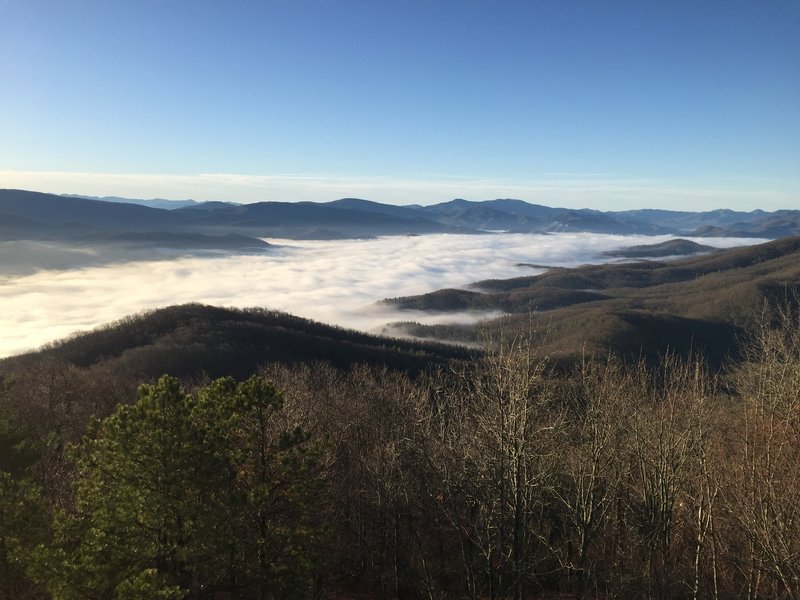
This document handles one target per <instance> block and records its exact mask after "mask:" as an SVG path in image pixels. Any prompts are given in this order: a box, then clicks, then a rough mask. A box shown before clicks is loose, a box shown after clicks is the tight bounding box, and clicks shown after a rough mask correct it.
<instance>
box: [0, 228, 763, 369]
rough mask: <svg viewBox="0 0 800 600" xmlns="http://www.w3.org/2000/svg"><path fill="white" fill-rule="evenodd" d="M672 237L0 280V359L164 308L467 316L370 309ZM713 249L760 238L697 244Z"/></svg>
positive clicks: (288, 248)
mask: <svg viewBox="0 0 800 600" xmlns="http://www.w3.org/2000/svg"><path fill="white" fill-rule="evenodd" d="M672 237H673V236H620V235H600V234H588V233H570V234H566V233H564V234H549V235H532V234H497V235H426V236H409V237H405V236H395V237H383V238H378V239H372V240H337V241H302V242H300V241H292V240H267V241H269V242H270V243H272V244H274V246H273V247H272V248H270V249H267V250H265V251H264V252H263V253H261V254H255V255H235V256H231V255H219V256H214V257H210V256H209V257H196V256H195V257H177V258H172V259H170V260H157V261H152V260H151V261H130V262H123V263H115V264H111V265H106V266H86V267H84V268H75V269H62V270H43V271H39V272H37V273H35V274H32V275H24V276H14V275H8V274H7V275H5V276H2V275H0V331H1V332H2V336H0V356H9V355H12V354H16V353H19V352H23V351H26V350H30V349H33V348H36V347H38V346H40V345H42V344H44V343H47V342H51V341H54V340H57V339H60V338H63V337H66V336H68V335H70V334H72V333H74V332H76V331H83V330H88V329H92V328H94V327H97V326H98V325H102V324H105V323H109V322H112V321H115V320H117V319H120V318H122V317H124V316H127V315H130V314H133V313H136V312H139V311H142V310H144V309H151V308H157V307H163V306H169V305H173V304H181V303H186V302H201V303H204V304H212V305H218V306H230V307H251V306H259V307H266V308H270V309H278V310H282V311H286V312H289V313H292V314H295V315H299V316H303V317H307V318H311V319H315V320H319V321H323V322H326V323H332V324H336V325H341V326H344V327H351V328H356V329H361V330H364V331H371V332H377V331H379V330H380V329H381V327H382V326H383V325H385V324H386V323H389V322H392V321H400V320H403V321H410V320H413V321H418V322H422V323H435V322H439V323H442V322H452V321H466V320H476V319H480V318H486V317H488V316H492V315H488V314H485V313H484V314H456V315H447V316H444V315H441V314H425V313H419V312H416V311H399V310H397V309H394V308H391V307H387V306H384V305H378V304H376V303H377V302H378V301H380V300H382V299H384V298H392V297H397V296H407V295H414V294H421V293H426V292H431V291H434V290H437V289H442V288H446V287H463V286H466V285H467V284H469V283H472V282H475V281H479V280H482V279H489V278H508V277H517V276H522V275H532V274H536V273H539V272H541V271H540V270H536V269H533V268H531V267H526V266H520V263H528V264H535V265H547V266H577V265H580V264H586V263H599V262H608V261H610V260H613V259H610V258H608V257H605V256H603V252H605V251H608V250H612V249H616V248H621V247H626V246H632V245H637V244H653V243H658V242H662V241H665V240H667V239H671V238H672ZM696 241H698V242H701V243H705V244H709V245H713V246H716V247H720V248H723V247H733V246H743V245H750V244H754V243H758V242H761V241H764V240H758V239H743V238H714V239H711V240H709V239H698V240H696Z"/></svg>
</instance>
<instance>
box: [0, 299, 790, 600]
mask: <svg viewBox="0 0 800 600" xmlns="http://www.w3.org/2000/svg"><path fill="white" fill-rule="evenodd" d="M216 310H217V309H209V308H207V307H191V306H190V307H182V308H178V309H175V310H174V313H182V314H185V315H191V316H192V318H193V319H195V320H196V321H197V322H198V323H200V322H201V321H202V322H216V323H217V324H218V325H219V324H220V323H224V324H225V326H224V327H223V328H222V329H216V330H214V331H216V332H217V333H214V332H213V331H212V332H211V333H208V335H209V336H210V337H208V340H207V341H208V343H209V346H208V349H207V350H204V351H203V352H198V353H197V354H191V353H189V354H187V355H185V356H189V357H191V356H195V357H201V358H202V357H204V356H206V352H208V353H209V356H211V354H210V353H211V349H212V348H214V347H218V348H219V349H220V355H219V356H220V361H221V362H220V367H219V368H220V369H222V368H223V366H222V365H224V366H225V367H227V366H229V365H230V364H232V363H229V362H227V361H228V360H230V359H231V358H232V357H235V359H236V360H239V359H242V358H243V357H244V356H245V355H246V354H247V352H241V353H233V354H226V350H225V348H224V347H223V346H222V343H221V342H222V339H221V338H216V337H214V336H215V335H217V334H219V332H221V331H228V332H229V331H230V330H231V329H233V330H235V329H236V328H237V327H238V326H239V324H241V323H244V322H246V323H248V326H254V325H257V324H261V326H262V327H265V328H266V326H267V325H266V323H269V322H271V321H270V320H276V321H275V322H274V323H273V325H274V326H275V327H278V328H281V327H285V328H287V329H290V330H291V329H292V328H294V329H298V328H301V327H300V325H303V323H302V322H297V321H293V320H292V319H291V318H289V317H286V316H280V315H277V316H276V315H270V314H260V313H247V312H234V313H231V312H229V311H224V310H220V311H219V312H218V313H216V312H215V311H216ZM773 314H774V315H776V318H775V319H773V320H772V321H771V322H765V323H762V325H761V326H759V327H756V328H753V329H750V330H749V331H748V333H747V337H742V338H740V339H739V343H740V344H742V346H741V348H740V351H739V353H738V354H739V356H740V360H739V361H737V362H736V363H728V364H726V365H725V368H724V369H723V370H722V371H721V372H719V373H712V372H710V371H708V370H707V369H706V367H705V366H704V364H703V362H702V361H701V360H684V359H681V358H679V357H676V356H665V357H663V359H662V360H661V361H660V362H659V363H658V364H657V365H655V366H653V365H647V364H645V363H643V362H636V361H633V362H631V361H626V362H623V361H620V360H618V359H617V358H616V357H614V356H608V355H597V356H588V355H587V356H583V357H580V358H579V360H577V361H575V362H574V363H572V364H571V365H565V364H564V363H563V362H562V363H558V364H556V363H554V362H553V361H552V360H551V358H550V356H549V355H548V354H547V353H546V352H545V351H543V346H542V345H540V344H538V343H537V341H536V338H535V336H534V337H532V336H530V335H514V334H511V333H505V334H502V335H501V334H498V336H499V337H498V338H496V339H495V340H493V341H494V343H493V344H492V345H491V346H490V347H491V348H492V350H491V351H490V352H488V353H487V354H485V355H483V356H475V357H473V358H472V359H469V360H467V359H466V356H461V357H458V356H454V357H451V358H450V359H449V362H447V361H446V358H445V356H444V355H440V356H439V358H435V359H434V360H433V362H432V363H431V366H432V368H431V369H430V370H429V371H427V372H421V371H420V370H419V369H414V368H412V369H403V370H400V369H398V368H396V367H394V366H392V365H393V364H394V363H387V364H388V366H380V361H370V362H371V363H372V364H371V365H368V364H356V363H355V362H347V361H344V360H342V361H341V362H340V363H339V367H338V368H337V367H336V366H333V365H332V364H330V362H315V361H314V360H313V358H312V356H310V355H305V357H304V358H303V359H300V358H299V357H298V358H297V360H286V361H279V362H275V360H279V358H280V353H279V352H278V351H276V354H275V355H269V354H264V355H259V356H258V358H256V359H253V360H252V361H251V362H249V363H247V365H248V366H244V365H242V366H241V370H240V371H239V373H245V372H246V371H247V370H248V369H250V368H252V369H254V370H255V372H254V373H252V374H251V373H248V374H247V375H242V376H241V377H242V379H244V381H242V382H241V383H236V381H234V380H233V379H229V378H224V379H216V380H212V379H210V378H208V377H204V376H203V375H202V374H198V373H201V371H202V370H204V369H205V367H204V368H203V369H201V370H200V371H191V372H190V371H184V375H185V376H184V377H183V378H182V379H175V378H172V377H162V378H160V379H158V380H157V381H156V380H153V379H150V382H149V383H148V384H147V385H144V386H142V387H141V388H139V390H138V393H137V392H135V391H134V389H133V387H134V386H133V381H132V376H128V377H126V376H125V373H126V372H127V371H128V369H130V370H131V371H130V372H131V373H138V372H140V373H145V372H152V369H155V368H156V367H157V366H158V365H157V364H149V363H148V367H147V369H144V370H142V371H138V372H137V371H136V369H137V368H138V367H137V365H138V364H140V363H137V362H136V361H135V360H130V362H128V359H126V358H125V356H126V348H133V347H134V346H136V347H138V348H145V347H146V346H147V345H148V344H147V343H146V342H147V341H148V340H149V341H150V342H151V345H152V346H154V347H156V348H158V347H160V346H163V347H162V348H161V351H158V352H155V353H154V354H153V356H154V357H158V358H159V360H163V361H164V362H163V363H162V364H161V366H162V367H163V370H164V371H168V370H169V369H170V367H172V366H176V365H180V364H183V363H174V364H173V363H170V362H169V360H168V356H169V351H170V348H171V349H173V350H177V349H178V348H179V347H180V346H181V344H183V343H185V342H187V341H188V339H189V338H185V339H183V340H181V338H180V336H179V335H178V333H176V332H177V331H179V330H180V329H181V328H180V327H178V328H175V327H174V324H175V323H176V322H177V321H176V320H175V319H174V316H175V315H174V314H171V313H170V311H165V312H160V313H159V312H157V313H154V314H151V315H143V316H141V317H138V318H134V319H131V320H130V321H129V322H122V323H119V324H117V325H115V326H113V327H110V328H108V329H107V330H105V331H101V332H99V334H98V338H97V339H101V340H104V344H98V345H97V346H94V349H93V350H91V351H89V348H88V345H84V342H86V341H88V340H89V339H90V338H88V337H83V338H82V337H78V338H76V339H74V340H71V341H67V342H65V343H63V344H59V345H57V346H55V347H54V348H52V349H49V350H45V351H44V352H42V353H40V354H37V355H29V356H27V357H23V358H21V359H17V360H14V361H10V360H8V361H4V362H3V363H2V386H0V390H2V391H0V598H3V599H11V598H15V599H16V598H21V599H25V598H56V599H73V598H120V599H123V598H125V599H132V598H141V599H144V598H187V599H198V600H199V599H201V598H214V599H217V598H219V599H223V598H226V599H228V598H231V599H232V598H239V599H248V598H313V597H319V598H354V597H357V598H404V597H405V598H422V597H427V598H472V599H476V600H477V599H478V598H519V599H522V598H552V597H556V596H558V597H574V598H714V599H717V598H748V599H752V598H797V590H798V589H800V559H798V557H800V472H798V469H797V464H798V460H800V329H799V328H798V314H797V312H796V311H793V310H791V309H789V308H786V306H785V305H784V306H783V308H781V307H778V308H777V309H776V310H775V311H774V312H773ZM209 315H212V316H213V318H212V317H211V316H209ZM170 323H172V324H170ZM182 323H184V326H185V327H190V324H189V323H191V319H189V320H188V321H182ZM205 326H206V325H203V326H200V325H199V324H197V325H196V327H197V328H198V331H207V330H204V329H203V327H205ZM303 328H304V329H305V331H306V335H311V334H312V332H313V333H314V335H315V336H316V337H315V338H314V339H322V337H323V336H324V335H330V336H332V337H339V338H340V340H342V341H346V342H347V343H348V344H350V345H351V346H350V347H352V348H354V354H353V356H352V357H351V359H350V360H351V361H356V360H359V359H360V356H361V355H359V354H358V353H357V350H356V349H361V350H358V351H365V350H363V349H364V348H365V347H367V346H369V347H372V348H373V349H375V347H374V342H375V340H376V339H375V338H368V336H363V338H361V337H358V335H357V334H350V333H346V332H341V331H339V332H338V336H337V335H335V334H337V332H336V331H332V330H331V329H330V328H325V327H324V326H317V325H313V324H309V323H305V325H304V327H303ZM136 332H138V334H139V335H141V336H142V337H141V339H138V340H136V341H135V343H133V342H132V341H131V340H130V336H131V335H133V334H134V333H136ZM195 333H197V331H196V332H195ZM226 335H227V334H226ZM172 336H177V337H172ZM201 337H202V336H201ZM193 339H196V338H193ZM211 340H213V343H212V341H211ZM370 340H372V342H373V343H371V342H370ZM101 347H102V348H103V350H102V351H99V350H98V349H99V348H101ZM257 347H258V344H256V343H254V344H252V346H249V347H248V349H249V350H248V351H253V350H255V349H256V348H257ZM292 347H293V346H292V345H291V344H288V345H287V348H289V349H290V348H292ZM294 347H295V348H298V349H299V348H301V347H302V345H300V344H298V346H294ZM411 348H412V346H405V347H403V346H398V348H396V349H394V350H390V349H381V348H380V347H378V350H380V352H387V353H389V352H394V353H399V355H401V356H403V355H405V354H404V353H408V352H409V351H410V350H411ZM430 351H431V353H432V354H431V356H434V357H435V356H437V355H436V354H435V352H434V351H433V349H431V350H430ZM380 352H379V353H378V354H377V356H379V357H380V356H382V355H381V354H380ZM134 354H135V353H134ZM318 358H319V357H318ZM259 360H263V361H264V363H263V364H262V366H261V367H260V368H256V367H255V366H253V365H254V364H255V363H256V362H257V361H259ZM115 361H120V362H117V363H116V368H112V367H111V365H114V364H115ZM234 362H235V361H234ZM437 362H438V365H439V366H438V367H436V364H437ZM345 363H346V364H345ZM104 364H105V365H106V366H107V368H106V367H101V365H104ZM203 364H204V365H206V366H210V365H212V364H213V360H212V359H211V358H209V359H208V362H206V363H203ZM398 364H402V361H401V363H398ZM214 376H216V374H215V375H214Z"/></svg>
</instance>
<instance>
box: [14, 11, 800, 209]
mask: <svg viewBox="0 0 800 600" xmlns="http://www.w3.org/2000/svg"><path fill="white" fill-rule="evenodd" d="M0 187H25V188H28V189H39V190H42V191H53V192H65V193H86V194H95V195H121V196H136V197H155V196H160V197H168V198H186V197H194V198H198V199H225V200H234V201H254V200H282V199H283V200H300V199H309V200H331V199H335V198H338V197H342V196H351V195H353V196H361V197H368V198H371V199H374V200H378V201H387V202H398V203H403V202H420V203H431V202H436V201H442V200H447V199H450V198H454V197H459V196H460V197H467V198H470V199H476V200H477V199H485V198H491V197H505V196H514V197H519V198H522V199H525V200H528V201H532V202H539V203H544V204H551V205H569V206H588V207H592V208H599V209H615V208H628V207H633V206H658V207H663V208H694V209H706V208H718V207H723V206H727V207H731V208H740V209H746V210H750V209H753V208H765V209H774V208H800V2H798V0H770V1H768V2H757V1H755V0H752V1H748V2H739V1H736V0H720V1H702V0H692V1H685V2H684V1H669V2H665V1H663V0H660V1H657V2H650V1H647V0H636V1H630V2H622V1H615V0H607V1H602V2H601V1H595V0H584V1H580V2H578V1H569V0H554V1H538V0H529V1H520V2H504V1H493V2H489V1H470V0H459V1H438V2H437V1H434V0H419V1H417V0H403V1H400V0H394V1H388V0H387V1H384V0H365V1H348V0H338V1H333V0H317V1H313V0H265V1H261V2H255V1H254V2H222V1H219V2H208V1H203V0H192V1H178V0H155V1H148V0H133V1H125V2H123V1H116V0H102V1H88V0H87V1H70V0H58V1H53V0H48V1H42V0H0Z"/></svg>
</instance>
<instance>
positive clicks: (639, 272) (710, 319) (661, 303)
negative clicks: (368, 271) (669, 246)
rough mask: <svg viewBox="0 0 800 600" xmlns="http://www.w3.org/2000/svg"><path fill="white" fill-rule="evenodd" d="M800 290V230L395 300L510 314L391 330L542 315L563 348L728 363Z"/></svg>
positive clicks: (451, 334)
mask: <svg viewBox="0 0 800 600" xmlns="http://www.w3.org/2000/svg"><path fill="white" fill-rule="evenodd" d="M798 291H800V237H791V238H785V239H782V240H775V241H773V242H768V243H764V244H759V245H756V246H750V247H746V248H736V249H730V250H722V251H717V252H714V253H712V254H708V255H704V256H699V257H694V258H687V259H682V260H676V261H664V262H660V261H640V262H625V263H615V264H605V265H587V266H583V267H578V268H574V269H568V268H553V269H548V270H547V271H546V272H545V273H543V274H541V275H535V276H529V277H517V278H514V279H502V280H487V281H479V282H476V283H475V284H473V285H472V286H470V289H447V290H439V291H437V292H433V293H429V294H424V295H421V296H412V297H407V298H395V299H391V300H388V301H387V302H388V303H390V304H392V305H394V306H398V307H400V308H405V309H414V310H427V311H436V312H442V313H447V312H456V311H465V310H501V311H503V312H506V313H508V316H506V317H504V318H502V319H499V320H498V321H496V322H495V323H490V324H488V325H487V324H483V325H481V327H480V328H479V327H475V326H474V325H472V326H458V325H449V326H435V325H434V326H430V325H419V324H416V323H403V324H401V325H400V326H395V327H393V328H390V329H389V331H393V332H395V333H397V332H400V333H407V334H410V335H414V336H416V337H419V338H438V339H451V340H455V341H465V342H474V341H477V340H479V339H480V336H481V328H486V327H487V326H488V327H490V328H491V327H493V328H504V329H511V330H526V329H529V328H530V321H531V318H532V315H534V320H536V321H537V322H538V323H539V324H540V327H539V329H540V330H541V331H543V332H545V331H546V333H547V334H548V335H547V336H546V337H540V343H543V344H547V346H548V349H549V351H551V352H553V353H558V354H560V355H564V356H574V355H575V353H576V352H580V351H582V350H589V351H591V352H595V353H606V352H609V351H612V352H614V353H616V354H618V355H620V356H625V357H628V358H633V359H637V358H639V357H642V356H644V357H646V358H648V359H649V360H651V362H657V361H658V360H659V359H660V356H662V355H663V354H664V352H665V351H667V350H668V349H669V350H672V351H673V352H678V353H680V354H682V355H684V356H689V355H691V354H692V353H695V352H701V353H703V354H704V355H705V356H706V358H707V359H708V360H710V361H711V362H712V364H713V365H714V366H715V367H718V366H720V365H722V364H723V362H724V361H725V360H726V358H730V357H732V356H733V357H735V355H736V354H737V352H738V347H739V346H738V341H737V340H738V338H740V337H742V336H744V335H745V332H746V331H747V330H749V329H752V328H753V327H755V326H756V325H757V323H758V322H759V320H760V319H761V318H762V317H763V316H764V315H762V311H764V310H765V308H766V309H767V310H768V309H769V307H770V306H777V305H779V304H781V303H784V302H790V303H791V302H795V303H796V301H797V300H796V299H797V294H798ZM544 325H546V326H544Z"/></svg>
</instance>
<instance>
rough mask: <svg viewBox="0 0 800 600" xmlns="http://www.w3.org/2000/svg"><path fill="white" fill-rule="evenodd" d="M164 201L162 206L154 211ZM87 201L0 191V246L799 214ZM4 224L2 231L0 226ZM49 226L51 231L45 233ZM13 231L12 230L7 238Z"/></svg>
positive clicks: (697, 223) (731, 230)
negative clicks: (25, 241)
mask: <svg viewBox="0 0 800 600" xmlns="http://www.w3.org/2000/svg"><path fill="white" fill-rule="evenodd" d="M165 202H166V203H169V204H168V205H166V206H168V208H163V207H161V206H164V204H163V203H165ZM177 203H178V204H179V205H178V206H174V204H175V202H173V201H167V200H141V201H137V200H130V199H120V198H116V197H110V198H104V199H92V198H87V197H83V196H56V195H53V194H43V193H38V192H30V191H24V190H0V240H2V239H8V238H7V237H6V236H8V235H9V232H8V230H9V229H13V227H11V226H9V225H8V224H10V223H11V222H12V221H14V222H16V223H18V224H19V225H20V226H23V225H24V229H25V230H26V232H28V233H26V235H31V233H30V232H31V231H33V233H34V234H35V233H36V231H35V230H36V227H37V226H39V227H40V228H41V231H42V235H43V236H45V237H48V239H51V238H52V237H53V236H57V237H61V238H69V237H70V236H74V235H86V234H88V233H93V232H98V231H113V232H117V233H119V232H148V233H153V232H164V231H169V232H173V233H196V234H204V235H228V234H234V233H235V234H239V235H243V236H251V237H260V238H263V237H275V238H290V239H291V238H294V239H326V238H363V237H372V236H382V235H420V234H429V233H485V232H497V231H503V232H516V233H553V232H590V233H609V234H620V235H626V234H645V235H658V234H673V235H683V236H695V237H714V236H737V237H762V238H771V239H776V238H781V237H788V236H792V235H800V210H778V211H775V212H765V211H761V210H755V211H752V212H741V211H732V210H714V211H707V212H686V211H669V210H654V209H641V210H628V211H598V210H591V209H568V208H551V207H548V206H543V205H539V204H530V203H527V202H524V201H522V200H514V199H496V200H486V201H480V202H476V201H468V200H463V199H456V200H451V201H449V202H443V203H439V204H434V205H430V206H418V205H414V206H395V205H388V204H381V203H378V202H373V201H369V200H362V199H358V198H343V199H340V200H335V201H332V202H322V203H316V202H256V203H252V204H233V203H225V202H208V203H198V202H195V201H193V200H187V201H177ZM3 223H6V226H5V227H4V226H3V225H2V224H3ZM54 227H55V228H57V231H54V230H53V228H54ZM12 233H13V232H12Z"/></svg>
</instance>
